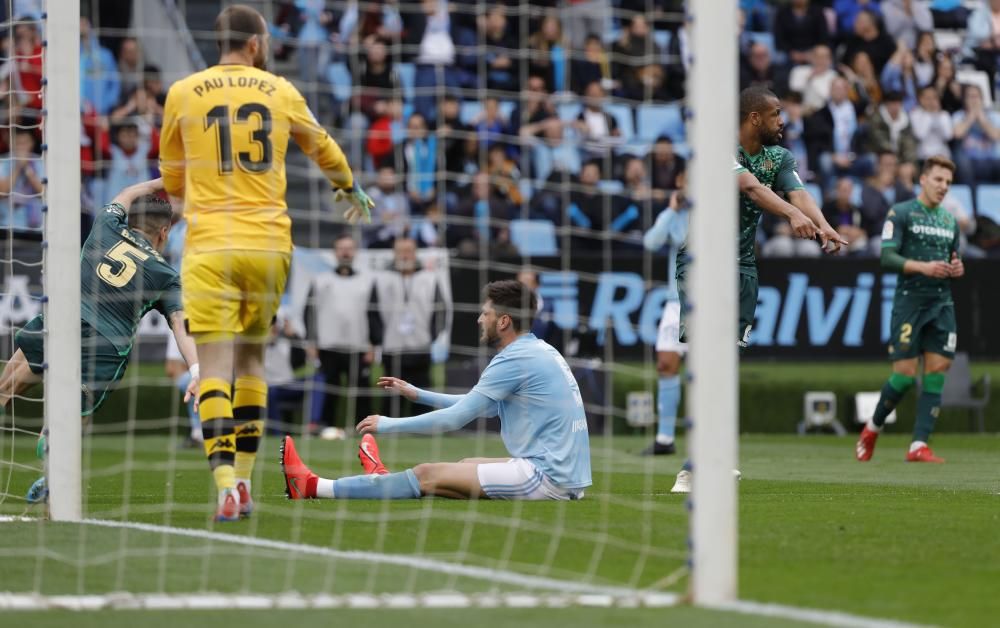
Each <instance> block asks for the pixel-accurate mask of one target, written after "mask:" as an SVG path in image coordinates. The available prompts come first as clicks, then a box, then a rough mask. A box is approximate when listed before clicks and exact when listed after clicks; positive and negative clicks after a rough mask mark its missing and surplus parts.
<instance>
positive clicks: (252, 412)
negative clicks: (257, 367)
mask: <svg viewBox="0 0 1000 628" xmlns="http://www.w3.org/2000/svg"><path fill="white" fill-rule="evenodd" d="M233 390H234V394H233V418H234V419H235V421H236V477H237V478H249V477H250V476H251V474H253V463H254V460H256V459H257V448H258V447H260V437H261V436H262V435H263V434H264V422H265V421H266V419H267V384H266V383H265V382H264V380H262V379H260V378H259V377H248V376H242V377H237V378H236V382H235V384H234V386H233Z"/></svg>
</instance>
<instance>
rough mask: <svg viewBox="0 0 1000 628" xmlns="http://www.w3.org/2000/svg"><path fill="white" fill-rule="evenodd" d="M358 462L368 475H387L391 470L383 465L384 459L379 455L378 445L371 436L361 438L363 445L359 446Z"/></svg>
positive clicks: (366, 435)
mask: <svg viewBox="0 0 1000 628" xmlns="http://www.w3.org/2000/svg"><path fill="white" fill-rule="evenodd" d="M358 460H360V461H361V467H362V468H363V469H364V470H365V474H366V475H372V474H375V475H386V474H387V473H389V470H388V469H386V468H385V465H384V464H382V459H381V458H380V457H379V455H378V443H376V442H375V437H374V436H372V435H371V434H365V435H364V436H362V437H361V444H360V445H358Z"/></svg>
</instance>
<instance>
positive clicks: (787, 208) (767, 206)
mask: <svg viewBox="0 0 1000 628" xmlns="http://www.w3.org/2000/svg"><path fill="white" fill-rule="evenodd" d="M736 180H737V182H739V185H740V193H742V194H745V195H746V196H747V198H749V199H750V200H751V201H753V202H754V203H756V204H757V205H759V206H760V207H762V208H763V209H764V210H765V211H767V212H769V213H772V214H774V215H775V216H780V217H782V218H784V219H786V220H787V221H788V223H789V224H790V225H791V226H792V232H793V233H795V236H796V237H798V238H803V239H805V240H811V239H813V238H815V237H816V234H817V233H819V229H818V228H817V227H816V223H815V222H813V221H812V220H811V219H810V218H808V217H807V216H806V215H805V214H804V213H802V211H800V210H799V209H798V208H797V207H796V206H794V205H792V204H791V203H787V202H785V201H784V200H782V198H781V197H780V196H778V195H777V194H775V193H774V191H772V190H771V188H769V187H767V186H766V185H764V184H763V183H761V182H760V181H758V180H757V177H755V176H753V174H752V173H751V172H748V171H746V170H744V171H743V172H740V173H739V174H738V175H737V177H736Z"/></svg>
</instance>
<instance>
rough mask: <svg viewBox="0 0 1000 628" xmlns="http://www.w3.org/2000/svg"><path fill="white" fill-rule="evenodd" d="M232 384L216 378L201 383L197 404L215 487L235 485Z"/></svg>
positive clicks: (234, 427)
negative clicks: (230, 395) (230, 397)
mask: <svg viewBox="0 0 1000 628" xmlns="http://www.w3.org/2000/svg"><path fill="white" fill-rule="evenodd" d="M230 388H231V386H230V385H229V382H227V381H226V380H224V379H219V378H217V377H209V378H207V379H203V380H201V385H200V386H199V390H198V404H199V406H200V408H201V434H202V437H203V438H204V439H205V455H206V456H207V457H208V465H209V467H211V469H212V475H213V476H214V477H215V487H216V488H217V489H219V490H220V491H222V490H223V489H227V488H233V487H234V486H236V476H235V474H234V473H233V463H234V462H235V461H236V434H235V429H236V423H235V421H233V404H232V402H231V401H230V399H229V390H230Z"/></svg>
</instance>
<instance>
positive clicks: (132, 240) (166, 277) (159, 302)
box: [0, 179, 198, 501]
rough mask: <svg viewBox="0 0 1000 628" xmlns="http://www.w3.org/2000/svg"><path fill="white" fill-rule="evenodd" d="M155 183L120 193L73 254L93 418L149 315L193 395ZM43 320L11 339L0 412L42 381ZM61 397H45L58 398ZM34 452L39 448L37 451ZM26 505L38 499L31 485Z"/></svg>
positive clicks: (188, 344) (86, 410)
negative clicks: (168, 341)
mask: <svg viewBox="0 0 1000 628" xmlns="http://www.w3.org/2000/svg"><path fill="white" fill-rule="evenodd" d="M162 189H163V184H162V182H161V181H160V180H159V179H156V180H154V181H149V182H146V183H140V184H138V185H134V186H131V187H128V188H126V189H124V190H122V191H121V192H119V194H118V196H116V197H115V199H114V200H113V201H112V202H111V203H109V204H107V205H105V206H104V207H103V208H102V209H101V210H100V211H99V212H98V215H97V216H96V218H95V220H94V226H93V228H92V229H91V231H90V235H89V236H88V237H87V241H86V242H85V243H84V245H83V250H82V251H81V253H80V337H81V349H80V353H81V380H82V384H83V391H82V415H83V416H84V417H87V416H89V415H91V414H93V413H94V412H95V411H96V410H97V409H98V408H99V407H100V405H101V404H102V403H103V402H104V399H105V398H106V397H107V395H108V393H109V392H110V391H111V390H112V388H113V387H114V385H115V384H116V383H117V382H118V381H119V380H121V378H122V377H123V376H124V374H125V368H126V367H127V366H128V360H129V355H130V353H131V352H132V342H133V340H134V338H135V332H136V328H137V327H138V325H139V321H140V320H141V319H142V317H143V316H145V315H146V313H147V312H148V311H149V310H151V309H156V310H158V311H159V312H160V313H161V314H163V315H164V316H165V317H167V320H168V321H169V322H170V327H171V329H172V330H173V333H174V337H175V338H176V340H177V344H178V346H179V347H180V350H181V354H182V355H183V356H184V359H185V360H186V361H187V363H188V365H189V366H190V368H191V374H192V376H193V380H192V383H191V385H190V386H189V387H188V395H191V394H194V393H195V392H196V391H197V385H198V377H197V375H198V373H197V371H198V364H197V362H198V360H197V352H196V349H195V345H194V340H193V339H192V338H191V337H190V336H189V335H188V334H187V332H186V331H185V328H184V312H183V310H182V309H181V295H180V278H179V276H178V274H177V271H176V270H174V268H173V267H171V266H170V264H168V263H167V262H166V260H164V259H163V257H162V255H161V251H162V250H163V248H164V246H165V245H166V242H167V234H168V233H169V231H170V226H171V222H172V211H171V208H170V204H169V203H167V202H166V201H164V200H161V199H160V198H158V197H156V196H153V195H154V194H155V193H156V192H158V191H159V190H162ZM44 335H45V321H44V320H43V318H42V316H36V317H35V318H33V319H32V320H30V321H28V323H27V324H25V326H24V327H23V328H22V329H21V330H20V331H19V332H18V333H17V334H16V335H15V337H14V346H15V348H16V350H15V352H14V355H13V356H11V358H10V360H9V361H8V362H7V364H6V365H5V366H4V369H3V373H2V374H0V407H2V408H4V409H6V408H8V406H9V404H10V402H11V399H13V398H14V397H15V396H16V395H20V394H21V393H23V392H24V391H25V390H27V389H28V388H30V387H31V386H33V385H35V384H37V383H38V382H40V381H41V380H42V372H43V370H44V364H45V350H44V342H43V341H44ZM64 392H65V391H51V392H50V394H62V393H64ZM39 450H40V452H41V451H43V450H44V445H40V447H39ZM32 489H33V490H32V491H31V492H29V500H31V501H40V500H41V499H43V498H44V494H45V487H44V481H41V482H40V483H38V482H36V485H35V486H33V487H32Z"/></svg>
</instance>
